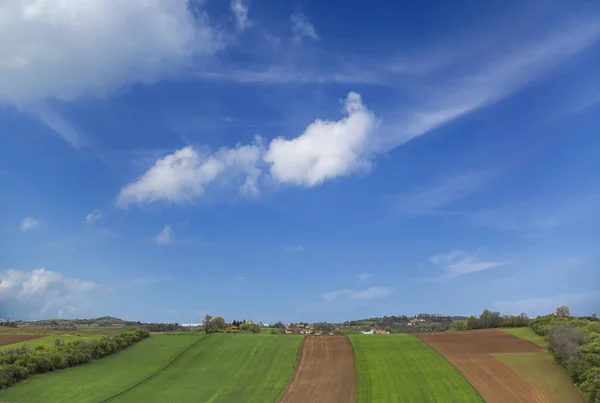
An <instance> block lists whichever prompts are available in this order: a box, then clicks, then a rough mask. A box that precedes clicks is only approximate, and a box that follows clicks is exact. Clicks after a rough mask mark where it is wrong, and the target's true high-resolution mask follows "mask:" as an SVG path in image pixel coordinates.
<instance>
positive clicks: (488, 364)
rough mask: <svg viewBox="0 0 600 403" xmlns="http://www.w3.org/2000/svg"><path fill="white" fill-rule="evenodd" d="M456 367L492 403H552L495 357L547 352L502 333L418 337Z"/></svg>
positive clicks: (488, 331) (447, 334) (492, 331)
mask: <svg viewBox="0 0 600 403" xmlns="http://www.w3.org/2000/svg"><path fill="white" fill-rule="evenodd" d="M416 336H417V337H418V338H419V339H421V340H423V341H424V342H426V343H428V344H429V345H430V346H431V347H433V348H434V349H435V350H437V351H438V352H439V353H440V354H442V355H443V356H444V357H446V359H447V360H448V361H449V362H450V363H451V364H453V365H454V366H455V367H456V368H457V369H458V370H459V371H460V372H461V373H462V374H463V375H464V377H465V378H467V380H468V381H469V382H470V383H471V384H472V385H473V386H474V387H475V388H476V389H477V390H478V391H479V393H480V394H481V396H482V397H483V398H484V399H485V401H486V402H488V403H521V402H522V403H548V402H549V400H548V399H547V398H546V397H545V396H544V394H542V392H540V391H539V390H537V389H535V388H534V387H533V386H532V385H530V384H529V383H528V382H527V381H525V380H524V379H523V378H522V377H521V376H519V375H518V374H517V373H516V372H515V371H513V370H512V369H511V368H510V367H509V366H508V365H505V364H504V363H502V362H500V361H499V360H497V359H496V358H494V357H493V356H492V354H494V353H534V352H543V351H546V350H545V349H544V348H543V347H540V346H538V345H536V344H534V343H532V342H530V341H527V340H524V339H520V338H518V337H515V336H513V335H511V334H509V333H506V332H503V331H501V330H496V329H492V330H481V331H468V332H448V333H429V334H426V333H423V334H418V335H416Z"/></svg>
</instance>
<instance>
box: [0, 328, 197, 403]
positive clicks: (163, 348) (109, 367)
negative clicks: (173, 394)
mask: <svg viewBox="0 0 600 403" xmlns="http://www.w3.org/2000/svg"><path fill="white" fill-rule="evenodd" d="M204 337H205V336H168V335H155V336H151V337H149V338H148V339H145V340H143V341H141V342H139V343H137V344H135V345H134V346H132V347H130V348H128V349H126V350H123V351H121V352H119V353H117V354H114V355H111V356H108V357H106V358H103V359H101V360H98V361H95V362H92V363H89V364H85V365H82V366H79V367H75V368H68V369H65V370H62V371H57V372H51V373H47V374H43V375H35V376H33V377H31V378H29V379H28V380H26V381H25V382H22V383H20V384H18V385H16V386H13V387H11V388H8V389H6V390H5V391H2V392H0V401H1V402H27V403H37V402H39V403H63V402H64V403H72V402H78V403H87V402H90V403H92V402H93V403H97V402H100V401H102V400H103V399H106V398H108V397H110V396H113V395H115V394H116V393H119V392H121V391H123V390H125V389H126V388H128V387H130V386H132V385H134V384H136V383H138V382H140V381H142V380H144V379H145V378H147V377H148V376H150V375H152V374H153V373H155V372H157V371H159V370H160V369H161V368H163V367H164V366H166V365H167V364H168V363H169V362H170V361H171V360H173V358H174V357H176V356H177V354H179V353H180V352H181V351H183V350H184V349H185V348H187V347H189V346H191V345H192V344H193V343H196V342H198V341H201V340H202V339H203V338H204Z"/></svg>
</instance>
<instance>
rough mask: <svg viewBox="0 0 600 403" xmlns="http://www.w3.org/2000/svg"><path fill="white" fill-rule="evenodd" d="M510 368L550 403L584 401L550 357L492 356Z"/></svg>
mask: <svg viewBox="0 0 600 403" xmlns="http://www.w3.org/2000/svg"><path fill="white" fill-rule="evenodd" d="M493 356H494V357H496V358H497V359H498V360H500V361H502V362H503V363H505V364H506V365H508V366H509V367H511V368H512V369H513V370H514V371H515V372H516V373H517V374H519V376H521V377H522V378H523V379H524V380H525V381H527V383H529V384H530V385H532V386H533V387H535V388H536V389H538V390H539V391H540V392H542V393H543V394H544V396H545V397H546V399H548V401H549V402H550V403H563V402H569V403H584V402H585V399H584V398H583V396H582V395H581V394H580V393H579V392H578V391H577V390H576V389H575V387H574V386H573V384H572V383H571V380H570V379H569V377H568V375H567V374H566V373H565V371H563V370H562V368H560V367H559V366H558V364H556V362H554V359H553V358H552V356H551V355H550V354H548V353H545V352H540V353H503V354H493Z"/></svg>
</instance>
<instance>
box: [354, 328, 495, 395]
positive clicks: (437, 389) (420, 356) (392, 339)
mask: <svg viewBox="0 0 600 403" xmlns="http://www.w3.org/2000/svg"><path fill="white" fill-rule="evenodd" d="M349 337H350V341H351V342H352V345H353V347H354V354H355V356H356V367H357V375H358V391H357V392H358V393H357V400H356V401H357V403H363V402H372V403H378V402H381V403H384V402H385V403H387V402H410V403H412V402H419V403H428V402H436V403H446V402H457V403H458V402H460V403H463V402H464V403H468V402H478V403H479V402H483V399H482V398H481V396H480V395H479V393H478V392H477V391H476V390H475V388H473V387H472V386H471V384H469V382H468V381H467V380H466V379H465V378H464V377H463V376H462V374H461V373H460V372H458V370H457V369H456V368H454V367H453V366H452V365H451V364H450V363H448V361H446V359H445V358H444V357H442V356H441V355H439V354H438V353H437V352H436V351H435V350H433V349H432V348H431V347H429V346H428V345H427V344H425V343H424V342H422V341H421V340H419V339H417V338H416V337H413V336H410V335H407V334H397V335H395V334H394V335H385V336H377V335H350V336H349Z"/></svg>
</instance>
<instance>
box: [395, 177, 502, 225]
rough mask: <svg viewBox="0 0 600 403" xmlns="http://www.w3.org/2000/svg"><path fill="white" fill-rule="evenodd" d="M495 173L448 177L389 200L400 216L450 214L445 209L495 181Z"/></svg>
mask: <svg viewBox="0 0 600 403" xmlns="http://www.w3.org/2000/svg"><path fill="white" fill-rule="evenodd" d="M494 175H495V171H489V170H488V171H470V172H461V173H458V174H453V175H448V176H446V177H444V178H442V179H441V180H440V181H438V182H437V183H434V184H433V185H431V186H428V187H423V188H421V189H418V190H416V191H414V192H412V193H405V194H401V195H397V196H393V197H391V198H388V199H387V203H388V204H389V206H390V208H391V210H392V211H393V212H394V213H396V214H400V215H435V214H448V213H449V212H448V211H446V210H443V208H444V207H447V206H448V205H451V204H452V203H454V202H457V201H459V200H461V199H464V198H467V197H469V196H470V195H472V194H473V193H475V192H476V191H477V190H478V189H479V188H481V187H482V186H484V185H485V184H486V183H487V182H489V181H490V180H492V179H493V177H494Z"/></svg>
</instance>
